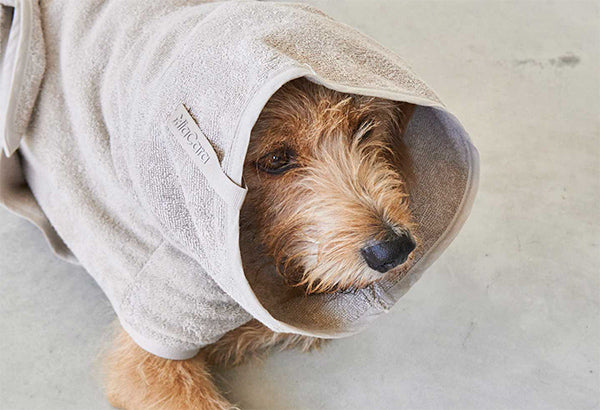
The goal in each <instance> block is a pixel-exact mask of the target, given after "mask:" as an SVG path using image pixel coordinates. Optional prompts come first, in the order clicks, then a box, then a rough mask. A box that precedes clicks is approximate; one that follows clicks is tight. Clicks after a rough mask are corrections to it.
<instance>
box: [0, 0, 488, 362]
mask: <svg viewBox="0 0 600 410" xmlns="http://www.w3.org/2000/svg"><path fill="white" fill-rule="evenodd" d="M0 5H1V8H0V50H1V55H2V60H1V61H2V66H1V71H0V72H1V77H0V81H1V82H0V84H2V90H1V92H0V127H1V128H0V138H1V141H2V145H3V151H4V152H3V154H2V155H1V156H0V200H1V202H2V203H3V204H4V205H5V206H6V207H8V208H9V209H11V210H12V211H14V212H16V213H18V214H19V215H22V216H24V217H25V218H27V219H29V220H31V221H32V222H33V223H35V224H36V225H38V226H39V227H40V228H41V229H42V231H43V232H44V234H45V236H46V237H47V239H48V241H49V243H50V245H51V246H52V248H53V250H54V252H55V253H56V254H57V255H58V256H60V257H62V258H65V259H67V260H70V261H72V262H76V263H80V264H81V265H82V266H83V267H84V268H85V269H86V270H87V271H88V272H89V273H90V274H91V275H92V276H93V277H94V279H95V280H96V281H97V282H98V284H99V285H100V286H101V288H102V289H103V290H104V292H105V293H106V295H107V296H108V299H109V300H110V302H111V303H112V305H113V307H114V309H115V311H116V313H117V315H118V317H119V319H120V321H121V323H122V325H123V326H124V328H125V329H126V330H127V332H129V334H130V335H131V336H132V338H133V339H134V340H135V341H136V342H137V343H138V344H139V345H140V346H141V347H142V348H144V349H146V350H148V351H149V352H151V353H154V354H156V355H158V356H162V357H165V358H171V359H185V358H189V357H192V356H194V355H195V354H196V353H197V351H198V350H199V349H200V348H201V347H202V346H204V345H206V344H209V343H212V342H214V341H216V340H217V339H218V338H219V337H221V336H222V335H223V334H224V333H225V332H227V331H229V330H231V329H233V328H235V327H237V326H239V325H241V324H243V323H244V322H246V321H247V320H249V319H250V318H252V317H254V318H256V319H258V320H259V321H261V322H262V323H264V324H265V325H266V326H268V327H269V328H271V329H273V330H274V331H277V332H291V333H298V334H304V335H312V336H319V337H325V338H337V337H342V336H347V335H350V334H353V333H356V332H358V331H360V330H362V329H364V328H365V326H366V325H367V324H368V323H369V322H371V321H372V320H373V319H374V318H375V317H377V316H379V315H380V314H381V313H383V312H386V311H388V310H389V309H390V308H391V307H392V305H394V303H395V302H396V301H397V300H398V299H399V298H400V296H402V295H403V294H404V293H405V292H406V291H407V290H408V288H410V286H411V285H412V284H413V283H414V282H415V281H416V280H417V279H418V278H419V277H420V276H421V274H422V273H423V271H424V270H425V269H426V268H427V267H428V266H429V265H430V264H431V263H432V262H433V261H434V260H435V259H436V258H437V257H438V256H439V255H440V253H441V252H442V251H443V250H444V249H445V248H446V247H447V246H448V244H449V243H450V242H451V241H452V239H453V238H454V237H455V235H456V234H457V233H458V231H459V229H460V227H461V226H462V224H463V223H464V221H465V219H466V218H467V215H468V213H469V210H470V208H471V205H472V202H473V199H474V196H475V191H476V186H477V179H478V156H477V152H476V150H475V148H474V147H473V145H472V144H471V142H470V140H469V137H468V136H467V133H466V132H465V130H464V129H463V127H462V126H461V125H460V123H459V122H458V120H457V119H456V117H455V116H453V115H452V114H451V113H450V112H449V111H448V110H447V109H446V108H445V107H444V105H442V103H441V102H440V101H439V99H438V97H437V96H436V95H435V94H434V92H433V91H432V90H431V89H430V88H429V87H428V86H427V85H426V84H425V83H424V82H423V81H422V80H421V79H420V78H418V77H417V76H416V75H415V74H414V73H413V72H412V71H411V69H410V68H409V67H408V65H407V64H406V63H405V62H404V61H403V60H402V59H401V58H399V57H398V56H396V55H395V54H393V53H392V52H390V51H389V50H387V49H385V48H384V47H383V46H381V45H380V44H378V43H377V42H375V41H374V40H372V39H370V38H369V37H367V36H365V35H363V34H361V33H360V32H358V31H356V30H354V29H352V28H350V27H348V26H346V25H344V24H340V23H337V22H335V21H334V20H332V19H331V18H329V17H327V16H326V15H324V14H323V13H322V12H320V11H318V10H316V9H314V8H312V7H308V6H305V5H296V4H282V3H269V2H253V1H245V2H238V1H232V2H222V3H221V2H203V1H182V0H156V1H143V0H54V1H49V0H48V1H46V0H41V1H39V2H38V1H33V0H0ZM298 77H306V78H308V79H309V80H311V81H314V82H316V83H319V84H322V85H324V86H326V87H329V88H331V89H334V90H338V91H342V92H348V93H355V94H363V95H368V96H376V97H382V98H388V99H392V100H398V101H406V102H410V103H414V104H416V105H418V107H417V109H416V110H415V113H414V115H413V117H412V119H411V122H410V124H409V126H408V129H407V133H406V143H407V145H408V147H409V150H410V153H411V155H412V158H413V160H414V164H415V172H416V174H417V186H416V188H415V189H414V191H413V192H412V205H411V206H412V208H413V209H412V210H413V213H414V215H415V216H416V220H417V221H419V227H418V231H417V232H416V235H417V236H418V237H420V238H421V240H422V243H421V245H420V247H419V248H418V249H417V250H416V251H415V252H416V257H415V258H414V259H412V261H411V262H410V263H409V264H405V266H404V267H403V272H402V275H401V276H400V277H399V278H396V279H395V280H389V281H384V282H380V283H378V284H375V285H373V286H370V287H368V288H366V289H363V290H361V291H358V292H356V293H352V294H350V293H334V294H327V295H313V296H304V295H302V294H301V293H299V291H298V290H297V289H292V288H289V287H287V286H285V284H284V283H282V281H281V280H280V279H278V278H277V277H274V276H271V272H265V273H264V274H262V275H263V276H261V277H257V278H254V279H253V280H252V283H249V282H248V280H247V278H246V276H245V275H244V271H243V267H242V262H241V257H240V246H239V243H240V242H239V241H240V232H239V221H238V219H239V210H240V206H241V204H242V202H243V198H244V195H245V192H246V190H245V188H244V187H243V181H242V165H243V162H244V157H245V154H246V149H247V145H248V139H249V136H250V131H251V129H252V127H253V125H254V123H255V121H256V119H257V117H258V115H259V113H260V112H261V110H262V109H263V107H264V106H265V104H266V102H267V100H268V99H269V98H270V96H271V95H272V94H273V93H274V92H275V91H276V90H277V89H279V88H280V87H281V86H282V85H283V84H285V83H286V82H288V81H290V80H292V79H295V78H298Z"/></svg>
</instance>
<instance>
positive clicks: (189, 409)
mask: <svg viewBox="0 0 600 410" xmlns="http://www.w3.org/2000/svg"><path fill="white" fill-rule="evenodd" d="M104 364H105V370H106V380H105V388H106V396H107V398H108V400H109V402H110V404H111V405H112V406H113V407H116V408H118V409H123V410H159V409H160V410H229V409H232V406H231V404H230V403H229V402H228V401H227V400H226V399H225V398H224V397H223V396H221V394H220V393H219V391H218V390H217V388H216V386H215V385H214V384H213V382H212V379H211V376H210V374H209V373H208V370H207V369H206V365H205V362H204V358H203V357H202V356H201V355H199V356H197V357H195V358H193V359H188V360H167V359H163V358H161V357H158V356H154V355H152V354H150V353H148V352H146V351H144V350H142V349H141V348H140V347H138V346H137V345H136V344H135V343H134V342H133V340H131V338H130V337H129V336H128V335H127V334H126V333H125V332H124V331H122V332H121V333H120V335H119V336H118V337H117V339H116V341H115V345H114V347H113V349H112V350H111V351H110V352H109V354H108V355H107V357H106V361H105V363H104Z"/></svg>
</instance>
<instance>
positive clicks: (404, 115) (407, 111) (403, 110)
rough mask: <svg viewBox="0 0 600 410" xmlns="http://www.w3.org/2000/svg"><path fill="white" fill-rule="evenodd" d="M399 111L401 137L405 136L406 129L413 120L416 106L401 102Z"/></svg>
mask: <svg viewBox="0 0 600 410" xmlns="http://www.w3.org/2000/svg"><path fill="white" fill-rule="evenodd" d="M398 111H399V118H400V122H399V124H398V125H399V127H400V130H399V132H400V136H403V135H404V133H405V132H406V128H407V127H408V123H409V122H410V119H411V118H412V115H413V113H414V112H415V105H414V104H410V103H407V102H399V103H398Z"/></svg>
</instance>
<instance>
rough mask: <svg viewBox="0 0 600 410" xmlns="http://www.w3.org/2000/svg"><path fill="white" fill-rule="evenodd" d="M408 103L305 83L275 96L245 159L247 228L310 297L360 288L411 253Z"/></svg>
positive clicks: (289, 86)
mask: <svg viewBox="0 0 600 410" xmlns="http://www.w3.org/2000/svg"><path fill="white" fill-rule="evenodd" d="M412 108H413V106H412V105H410V104H406V103H397V102H393V101H389V100H385V99H379V98H371V97H364V96H358V95H350V94H344V93H339V92H336V91H332V90H330V89H327V88H325V87H323V86H320V85H317V84H314V83H312V82H309V81H308V80H305V79H298V80H294V81H292V82H290V83H288V84H286V85H285V86H283V87H282V88H281V89H280V90H279V91H278V92H277V93H276V94H275V95H274V96H273V97H272V98H271V99H270V100H269V102H268V103H267V105H266V107H265V108H264V110H263V111H262V113H261V115H260V117H259V119H258V121H257V123H256V125H255V126H254V128H253V130H252V135H251V140H250V145H249V148H248V154H247V157H246V162H245V165H244V180H245V182H246V185H247V186H248V196H247V198H246V202H245V204H244V207H243V209H242V229H252V230H253V231H254V236H255V238H256V239H257V240H258V241H259V242H260V245H261V247H262V249H264V252H266V253H267V254H269V255H270V256H271V257H272V258H273V260H274V262H275V264H276V266H277V269H278V271H279V272H280V273H281V274H282V275H283V276H284V277H285V278H286V279H288V280H289V281H290V283H294V284H297V285H301V286H305V287H306V291H307V292H309V293H312V292H331V291H337V290H349V289H353V288H361V287H364V286H367V285H369V284H371V283H373V282H375V281H377V280H380V279H381V278H382V277H384V275H391V274H394V272H395V271H397V269H395V268H397V267H398V266H400V265H401V264H403V263H404V262H405V261H406V260H407V259H408V258H409V257H410V254H411V252H412V251H413V250H414V248H415V246H416V238H415V237H414V235H413V229H412V226H413V225H412V220H411V214H410V211H409V208H408V201H409V194H408V186H409V183H410V180H411V164H410V158H409V157H408V155H407V152H406V148H405V146H404V144H403V142H402V134H403V131H404V128H405V127H406V124H407V122H408V119H409V117H410V115H411V113H412Z"/></svg>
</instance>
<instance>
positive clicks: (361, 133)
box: [104, 78, 418, 409]
mask: <svg viewBox="0 0 600 410" xmlns="http://www.w3.org/2000/svg"><path fill="white" fill-rule="evenodd" d="M413 109H414V106H413V105H412V104H409V103H400V102H395V101H390V100H386V99H381V98H375V97H367V96H359V95H352V94H345V93H342V92H337V91H333V90H331V89H329V88H326V87H324V86H322V85H318V84H316V83H313V82H311V81H309V80H307V79H304V78H300V79H296V80H293V81H291V82H289V83H287V84H285V85H284V86H283V87H282V88H280V89H279V90H278V91H277V92H276V93H275V94H274V95H273V96H272V97H271V99H270V100H269V102H268V103H267V105H266V106H265V108H264V109H263V111H262V112H261V114H260V116H259V118H258V120H257V122H256V124H255V126H254V128H253V130H252V133H251V139H250V144H249V148H248V152H247V156H246V161H245V163H244V182H245V184H246V186H247V188H248V195H247V197H246V200H245V202H244V205H243V207H242V211H241V222H240V230H241V231H242V232H251V234H252V237H253V238H254V240H255V242H254V243H253V245H252V246H245V247H244V246H242V257H243V259H244V265H245V266H244V269H245V270H246V271H249V272H250V274H251V272H252V270H253V269H260V266H253V265H252V263H250V262H247V261H249V260H260V259H262V260H268V261H269V263H273V264H274V265H275V267H276V270H277V272H278V273H279V274H280V275H282V276H283V278H284V279H285V281H286V282H287V283H288V284H289V286H294V287H299V288H301V289H303V291H304V292H306V293H307V294H313V293H325V292H351V291H352V290H354V289H360V288H364V287H366V286H369V285H370V284H372V283H374V282H376V281H379V280H381V279H382V278H384V277H389V276H390V275H395V274H398V267H400V266H401V265H402V264H403V263H405V262H406V261H407V260H408V259H409V258H411V255H412V253H413V250H414V249H415V247H416V246H417V245H418V238H416V237H415V235H414V231H415V229H414V226H415V225H414V224H415V222H414V221H413V218H412V216H411V212H410V209H409V204H410V186H411V183H412V181H413V178H414V177H413V174H412V164H411V160H410V157H409V155H408V154H407V149H406V147H405V146H404V144H403V141H402V136H403V133H404V131H405V129H406V126H407V124H408V121H409V119H410V117H411V115H412V112H413ZM251 254H253V255H252V258H250V257H248V255H251ZM323 342H324V340H322V339H318V338H313V337H307V336H300V335H295V334H280V333H279V334H278V333H274V332H272V331H271V330H269V329H268V328H267V327H265V326H264V325H261V324H260V323H259V322H258V321H256V320H251V321H250V322H248V323H246V324H244V325H243V326H241V327H239V328H237V329H235V330H233V331H230V332H229V333H227V334H226V335H225V336H223V337H222V338H221V339H220V340H218V341H217V342H216V343H214V344H212V345H209V346H207V347H205V348H204V349H202V350H201V351H200V353H199V354H198V355H197V356H196V357H194V358H192V359H189V360H181V361H175V360H167V359H163V358H160V357H157V356H154V355H152V354H150V353H148V352H146V351H144V350H142V349H141V348H140V347H138V346H137V344H136V343H135V342H134V341H133V340H132V339H131V338H130V337H129V336H128V335H127V333H125V331H123V330H122V329H120V330H118V334H117V336H116V338H115V340H114V344H113V346H112V347H111V349H110V350H109V352H108V353H107V355H106V358H105V360H104V365H105V369H106V393H107V396H108V398H109V401H110V402H111V404H112V405H113V406H115V407H118V408H122V409H229V408H231V404H230V403H229V402H228V401H227V400H226V399H225V398H224V397H223V396H222V395H221V394H220V393H219V391H218V389H217V388H216V387H215V385H214V384H213V382H212V380H211V376H210V371H209V369H210V368H211V367H212V366H215V365H219V366H223V365H237V364H239V363H241V362H243V361H244V360H245V359H246V358H248V357H252V356H253V355H254V354H257V353H260V352H264V351H266V350H267V349H269V348H272V347H280V348H292V347H295V348H300V349H301V350H302V351H310V350H313V349H316V348H318V347H319V346H321V345H322V344H323Z"/></svg>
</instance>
